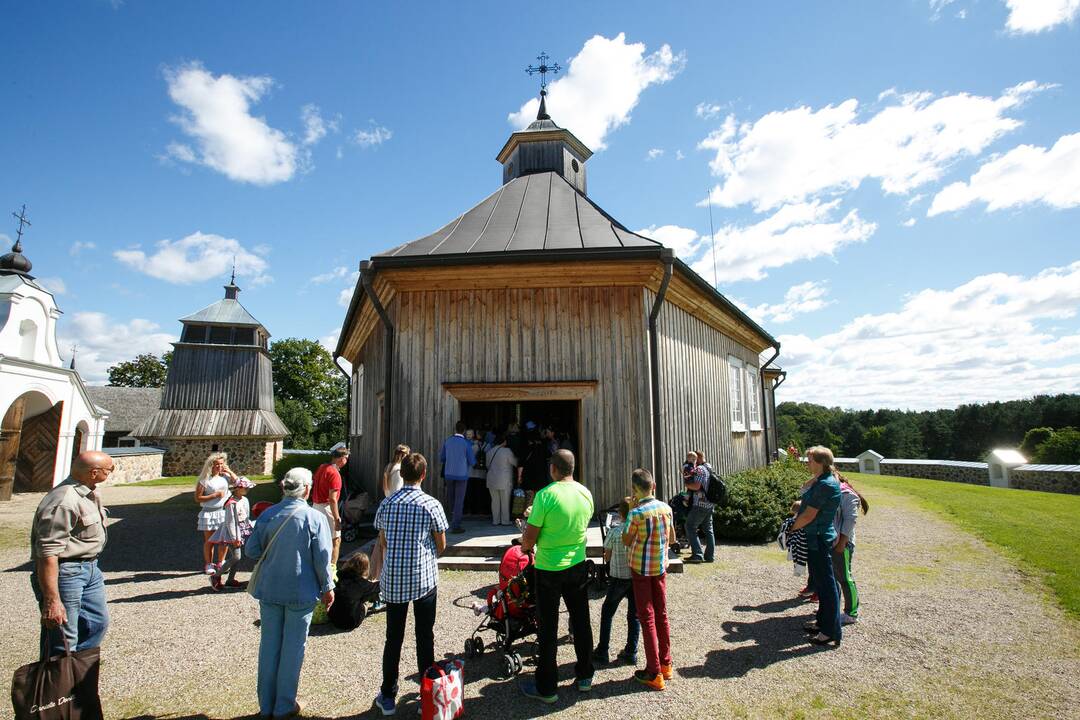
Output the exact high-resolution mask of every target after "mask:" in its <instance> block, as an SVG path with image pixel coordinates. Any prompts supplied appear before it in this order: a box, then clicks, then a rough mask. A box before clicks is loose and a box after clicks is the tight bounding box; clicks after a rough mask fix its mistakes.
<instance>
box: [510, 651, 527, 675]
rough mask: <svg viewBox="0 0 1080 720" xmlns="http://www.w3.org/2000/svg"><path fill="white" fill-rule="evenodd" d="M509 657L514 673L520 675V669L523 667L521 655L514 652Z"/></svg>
mask: <svg viewBox="0 0 1080 720" xmlns="http://www.w3.org/2000/svg"><path fill="white" fill-rule="evenodd" d="M510 659H511V660H512V661H513V663H514V674H515V675H520V674H521V671H522V670H524V669H525V664H524V663H523V662H522V661H521V656H520V655H518V654H517V653H514V654H513V655H511V656H510Z"/></svg>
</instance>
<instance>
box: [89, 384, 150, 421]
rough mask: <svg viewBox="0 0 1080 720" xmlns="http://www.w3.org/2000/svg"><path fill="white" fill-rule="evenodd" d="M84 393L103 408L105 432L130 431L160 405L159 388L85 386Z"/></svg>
mask: <svg viewBox="0 0 1080 720" xmlns="http://www.w3.org/2000/svg"><path fill="white" fill-rule="evenodd" d="M86 394H87V395H89V396H90V399H91V400H93V401H94V404H95V405H97V406H98V407H101V408H103V409H105V410H106V411H107V412H108V413H109V417H107V418H106V419H105V432H131V431H132V430H133V429H135V427H136V426H137V425H138V424H139V423H141V422H142V421H143V420H146V419H147V418H148V417H150V416H151V415H153V414H154V413H155V412H157V409H158V407H159V406H160V405H161V388H137V387H113V386H111V385H104V386H98V387H87V388H86Z"/></svg>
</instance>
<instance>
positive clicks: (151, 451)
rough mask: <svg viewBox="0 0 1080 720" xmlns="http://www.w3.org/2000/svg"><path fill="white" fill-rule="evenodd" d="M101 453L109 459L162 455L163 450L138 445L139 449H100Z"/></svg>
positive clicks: (151, 446)
mask: <svg viewBox="0 0 1080 720" xmlns="http://www.w3.org/2000/svg"><path fill="white" fill-rule="evenodd" d="M101 452H103V453H105V454H106V455H108V456H109V457H124V456H127V455H164V454H165V449H164V448H159V447H154V446H153V445H140V446H139V447H109V448H101Z"/></svg>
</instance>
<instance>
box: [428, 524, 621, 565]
mask: <svg viewBox="0 0 1080 720" xmlns="http://www.w3.org/2000/svg"><path fill="white" fill-rule="evenodd" d="M462 527H463V528H464V530H465V532H464V533H462V534H460V535H455V534H453V533H447V535H446V551H445V552H443V557H490V556H492V555H498V556H499V557H502V553H503V551H505V549H506V548H508V547H510V543H511V542H513V540H514V539H515V538H520V537H521V532H520V531H519V530H518V529H517V527H515V526H513V525H509V526H508V525H492V524H491V523H490V522H487V521H483V520H465V522H464V523H462ZM586 543H587V547H586V549H585V552H586V554H587V555H588V556H589V557H603V555H604V547H603V540H602V539H601V535H600V526H599V525H593V526H591V527H590V528H589V529H588V531H587V533H586Z"/></svg>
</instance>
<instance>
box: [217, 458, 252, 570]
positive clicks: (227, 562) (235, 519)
mask: <svg viewBox="0 0 1080 720" xmlns="http://www.w3.org/2000/svg"><path fill="white" fill-rule="evenodd" d="M230 487H231V489H232V495H231V496H230V497H229V499H228V500H226V501H225V507H224V510H225V521H224V522H223V523H221V527H219V528H218V529H217V530H215V531H214V534H213V535H211V536H210V544H211V545H213V546H214V547H216V548H221V549H222V550H223V551H224V562H222V564H221V566H220V567H219V568H218V569H217V571H216V572H215V573H214V574H213V575H211V576H210V587H212V588H213V589H214V590H215V591H217V590H221V588H222V587H231V588H238V587H240V586H241V585H240V583H239V582H237V580H236V571H237V569H238V565H239V564H240V560H241V558H243V547H244V542H245V541H246V540H247V539H248V537H249V536H250V535H251V531H252V527H251V508H250V506H249V504H248V499H247V498H246V497H244V496H245V495H247V494H248V490H250V489H251V488H253V487H255V483H253V482H251V481H250V480H248V479H247V478H246V477H242V476H241V477H238V478H236V479H235V480H233V482H232V483H231V484H230ZM225 573H228V574H229V579H228V580H227V581H226V582H225V583H222V582H221V578H222V577H224V576H225Z"/></svg>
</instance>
